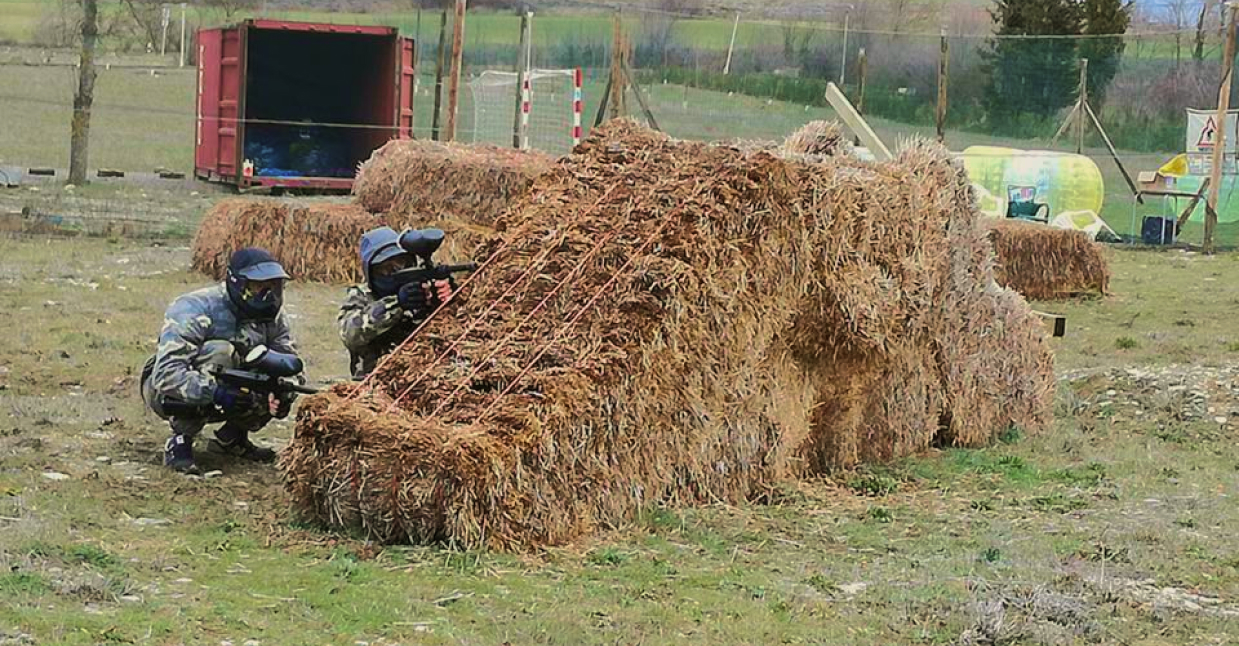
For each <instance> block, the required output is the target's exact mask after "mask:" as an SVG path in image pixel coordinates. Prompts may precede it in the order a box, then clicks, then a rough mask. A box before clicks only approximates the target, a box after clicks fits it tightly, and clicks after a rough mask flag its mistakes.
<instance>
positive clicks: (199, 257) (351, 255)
mask: <svg viewBox="0 0 1239 646" xmlns="http://www.w3.org/2000/svg"><path fill="white" fill-rule="evenodd" d="M388 224H395V226H397V228H402V227H403V226H412V227H428V226H435V227H440V228H442V229H444V230H445V231H448V233H449V235H448V237H447V239H446V240H445V242H444V245H443V247H441V250H440V252H439V253H437V254H436V258H437V259H439V260H440V261H442V262H456V261H463V260H467V259H470V258H472V257H473V251H474V249H475V248H476V247H477V245H478V244H479V243H481V242H482V241H484V240H485V239H487V238H489V237H490V236H491V235H493V231H491V230H489V229H487V228H485V227H480V226H476V225H471V224H468V223H461V222H458V221H456V220H453V219H450V218H427V219H424V220H421V221H417V220H413V219H408V220H406V221H404V222H402V223H391V222H390V221H389V218H388V217H386V216H375V215H372V214H370V213H367V212H366V211H365V210H363V209H362V208H361V207H359V206H357V205H355V204H343V203H338V202H313V201H310V202H306V201H301V202H295V201H290V200H277V199H263V198H231V199H226V200H222V201H220V202H218V203H217V204H216V205H215V206H214V207H212V208H211V210H210V211H208V212H207V213H206V215H205V216H203V218H202V223H201V224H200V225H199V227H198V231H197V233H196V234H195V235H194V240H193V245H192V248H191V259H190V264H191V266H192V267H193V268H194V269H195V270H197V271H200V272H202V273H204V274H207V275H208V276H211V277H212V278H215V279H222V278H223V277H224V273H225V270H226V269H227V267H228V257H229V256H230V255H231V254H232V252H233V251H236V250H237V249H241V248H244V247H262V248H264V249H266V250H267V251H270V252H271V254H272V255H274V256H275V257H276V259H277V260H279V261H280V264H282V265H283V266H284V269H285V270H286V271H288V273H289V275H291V276H292V277H293V278H294V279H295V280H309V281H318V282H332V283H347V282H357V281H360V280H361V278H362V276H361V265H360V263H359V261H358V258H357V248H358V244H359V241H360V240H361V236H362V234H363V233H365V232H366V231H368V230H370V229H372V228H374V227H379V226H383V225H388Z"/></svg>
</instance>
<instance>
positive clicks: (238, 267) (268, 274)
mask: <svg viewBox="0 0 1239 646" xmlns="http://www.w3.org/2000/svg"><path fill="white" fill-rule="evenodd" d="M286 280H288V274H287V273H286V272H285V271H284V268H283V267H281V266H280V263H279V262H278V261H276V259H275V257H274V256H272V255H271V254H270V253H268V252H267V251H266V250H265V249H258V248H256V247H250V248H247V249H240V250H238V251H236V252H234V253H233V254H232V257H231V258H230V259H229V260H228V274H227V278H226V280H225V282H226V285H227V290H228V298H229V300H231V301H232V303H233V305H235V306H236V308H237V309H238V310H239V311H240V312H241V315H242V316H243V317H244V318H249V319H256V320H261V321H270V320H273V319H275V317H276V316H277V315H278V314H279V313H280V308H281V307H282V306H283V305H284V281H286Z"/></svg>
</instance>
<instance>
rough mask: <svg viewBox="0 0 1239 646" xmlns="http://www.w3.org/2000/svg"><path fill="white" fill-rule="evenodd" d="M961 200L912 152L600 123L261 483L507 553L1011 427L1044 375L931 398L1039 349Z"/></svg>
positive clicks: (321, 515)
mask: <svg viewBox="0 0 1239 646" xmlns="http://www.w3.org/2000/svg"><path fill="white" fill-rule="evenodd" d="M971 200H972V196H971V193H970V189H969V187H968V184H967V181H966V178H965V177H964V175H963V170H962V168H960V167H959V166H958V164H956V163H955V162H953V161H952V160H950V159H949V157H948V156H947V154H946V152H945V151H944V150H942V149H941V148H940V147H937V146H933V145H928V144H913V145H912V147H911V149H910V151H906V152H905V153H904V154H903V155H901V157H900V158H899V159H897V160H895V161H894V162H890V163H884V164H874V163H868V162H862V161H859V160H856V159H854V158H850V157H847V156H823V157H821V158H820V159H818V160H817V161H815V162H813V163H806V162H804V161H800V160H798V159H788V158H785V157H782V156H776V155H773V154H771V153H769V152H762V151H757V152H744V151H740V150H736V149H734V148H731V147H722V146H710V145H706V144H701V143H688V142H679V141H673V140H670V139H668V138H667V137H665V136H663V135H660V134H658V133H654V132H651V131H648V130H645V129H643V128H641V127H639V126H636V125H635V124H634V123H632V122H631V121H626V120H620V121H613V122H610V123H608V124H606V125H605V126H604V127H602V128H599V129H595V130H594V131H593V133H591V136H590V137H589V138H588V139H587V140H585V141H584V142H583V143H582V144H581V145H580V146H578V147H577V148H576V149H575V151H574V153H573V154H572V155H571V156H569V157H568V158H566V159H565V160H564V161H563V162H561V163H560V164H558V165H556V166H555V168H553V169H552V170H551V171H550V172H548V173H547V174H545V175H543V176H541V177H539V178H538V179H537V180H536V182H535V185H534V187H533V189H532V190H531V191H530V193H529V194H528V195H527V196H526V197H525V198H523V199H522V200H520V201H519V202H518V203H516V204H515V205H513V207H512V208H510V209H509V210H507V211H505V212H504V213H503V214H502V215H501V216H500V217H499V218H498V220H497V222H496V227H495V228H496V229H497V230H498V231H499V234H498V235H497V237H495V238H494V239H491V240H489V241H487V242H485V243H484V244H483V245H482V247H481V248H480V249H479V257H483V256H488V255H489V254H490V253H494V254H496V256H495V261H494V262H493V263H492V264H491V265H488V268H487V269H486V270H483V271H480V272H478V273H477V274H475V275H474V276H473V277H472V279H471V280H470V281H469V282H468V283H467V285H466V286H464V288H463V290H462V293H461V298H460V299H459V300H458V301H457V302H456V303H455V304H454V305H453V306H452V308H451V310H450V312H449V313H448V314H449V315H448V316H441V317H436V318H435V319H433V320H432V321H431V322H430V323H429V324H428V325H427V326H426V329H425V330H424V331H423V333H422V334H420V335H418V336H416V337H414V338H412V339H410V341H409V342H408V343H407V344H406V346H405V347H403V348H402V349H399V350H398V351H396V352H395V353H394V354H393V355H392V356H391V357H390V360H389V361H388V362H386V363H385V364H384V365H382V366H381V367H380V368H379V369H378V370H377V371H376V373H375V374H374V375H373V376H372V378H371V379H370V380H368V381H367V382H365V383H362V384H351V383H350V384H344V385H339V386H336V387H334V388H333V389H332V390H331V391H329V392H327V393H324V394H321V395H317V396H312V397H309V398H306V399H305V400H304V404H303V406H302V407H301V408H300V410H299V413H298V419H297V428H296V432H295V434H294V438H293V440H292V442H291V444H290V446H289V448H288V450H286V451H285V452H283V453H282V457H281V468H282V469H283V471H284V473H285V482H286V486H287V488H288V490H289V492H290V494H291V496H292V498H293V500H294V503H295V504H296V506H297V507H298V509H300V510H301V511H302V512H303V513H305V514H307V515H308V516H311V517H314V518H317V519H319V520H321V521H324V522H327V523H330V524H333V525H337V526H344V527H352V528H360V529H363V530H364V531H366V532H368V533H369V534H370V535H371V536H373V537H375V538H376V539H378V540H382V541H414V542H424V541H446V542H449V543H453V544H458V545H464V546H480V545H486V546H490V547H494V548H500V549H509V548H528V547H535V546H539V545H545V544H557V543H562V542H565V541H568V540H571V539H573V538H575V537H577V536H579V535H581V534H583V533H588V532H591V531H594V530H596V529H598V528H600V527H606V526H612V525H615V524H617V523H620V522H623V521H625V520H626V519H629V518H631V517H632V516H633V515H634V514H635V513H637V512H638V511H639V510H640V509H642V508H644V507H646V506H648V505H650V504H655V503H663V502H669V503H672V504H693V503H700V502H714V501H731V502H738V501H743V500H748V499H755V498H761V497H763V496H764V495H766V494H767V493H768V492H769V490H770V487H771V486H772V485H773V484H774V483H776V482H778V481H780V480H782V479H785V478H788V477H795V476H801V475H806V474H810V473H814V472H820V471H824V470H827V469H831V468H836V467H839V466H847V465H851V464H855V463H856V462H857V461H858V460H867V459H889V458H891V457H895V456H898V455H904V454H907V453H910V452H914V451H917V450H921V449H924V448H926V447H928V446H930V445H931V443H933V442H935V441H939V440H940V439H941V438H940V436H939V427H940V425H941V423H942V422H943V421H944V420H945V421H948V422H950V423H951V424H954V427H953V428H954V430H953V434H952V435H951V436H950V437H949V438H948V439H949V441H958V442H961V443H972V442H976V441H982V440H983V439H984V438H988V437H992V435H993V434H994V433H997V432H999V431H1001V430H1002V428H1003V427H1001V426H993V425H989V426H984V427H977V428H973V427H971V426H966V425H967V424H989V423H992V422H1005V421H1008V420H1007V419H1006V418H1012V419H1014V418H1016V417H1019V416H1021V415H1027V416H1028V418H1027V419H1025V418H1024V417H1020V418H1019V419H1018V420H1015V421H1016V422H1018V423H1021V424H1023V425H1025V428H1027V429H1028V430H1030V431H1035V430H1037V424H1039V423H1044V421H1045V420H1044V419H1042V418H1038V417H1036V413H1039V412H1040V411H1043V410H1044V409H1045V406H1046V402H1044V401H1027V400H1028V398H1037V397H1043V398H1044V397H1045V396H1046V395H1045V393H1046V392H1048V390H1047V389H1046V388H1045V387H1044V384H1045V383H1048V382H1051V380H1052V375H1050V374H1049V373H1048V372H1041V373H1037V374H1031V375H1027V374H1020V375H1012V376H1009V377H1002V378H998V379H997V380H996V381H995V383H994V384H993V385H991V384H983V385H984V386H985V387H984V388H982V389H974V390H973V391H969V392H968V393H965V394H966V395H967V396H968V397H973V398H976V397H990V398H993V399H997V400H1000V402H1001V404H1002V406H1004V408H1003V409H1002V412H1001V414H999V413H995V414H993V415H991V416H989V417H975V418H972V417H967V416H965V415H962V414H959V411H960V410H962V409H961V408H960V407H961V406H963V405H964V404H965V403H967V402H968V401H971V400H969V399H966V398H965V397H954V396H952V393H951V392H950V390H951V388H952V387H953V385H954V384H956V383H961V379H963V380H965V381H967V383H970V384H971V383H973V382H975V381H980V380H981V379H984V378H989V377H991V376H992V375H993V374H994V373H995V372H997V371H998V370H1003V369H1010V370H1023V369H1034V370H1043V369H1044V368H1045V367H1046V366H1045V365H1043V364H1041V363H1039V361H1040V359H1042V358H1048V357H1049V353H1048V349H1046V346H1045V343H1044V340H1043V338H1042V336H1041V334H1042V332H1040V328H1039V325H1040V324H1039V323H1038V322H1036V321H1035V319H1029V318H1027V317H1025V318H1021V316H1022V315H1023V314H1026V313H1027V306H1026V305H1024V304H1023V301H1022V299H1020V297H1019V296H1017V295H1014V294H1012V293H1010V292H1008V291H1005V290H1002V289H1001V288H998V287H997V286H995V285H994V284H993V280H992V274H991V273H990V265H989V264H988V263H989V262H990V258H991V256H992V252H990V250H989V248H988V246H987V245H985V233H984V231H982V230H980V229H979V227H978V224H977V221H976V211H975V208H974V206H973V204H972V201H971ZM953 227H958V228H960V229H961V231H960V232H953V231H951V229H952V228H953ZM952 235H955V236H956V237H959V238H961V239H962V240H964V241H965V242H968V241H971V242H977V241H979V242H980V243H981V244H982V246H980V247H977V248H967V249H965V250H963V251H959V250H956V249H955V248H954V247H953V246H952V243H953V241H952V239H951V236H952ZM953 276H958V277H959V278H960V280H959V281H956V282H952V280H951V277H953ZM496 303H501V305H499V306H494V304H496ZM967 308H975V309H978V310H980V311H981V312H982V314H983V316H974V315H973V313H972V312H971V311H970V310H967ZM1021 308H1023V309H1021ZM958 322H966V323H968V324H969V325H971V327H970V326H969V325H962V326H956V327H951V326H955V325H956V323H958ZM466 332H467V334H466ZM953 336H954V337H966V338H967V339H968V344H969V345H959V344H957V345H958V347H956V345H952V341H950V337H953ZM974 337H975V338H974ZM974 346H976V347H974ZM1010 352H1017V353H1023V355H1025V356H1021V357H1016V358H1004V357H1001V356H999V355H1000V354H1002V353H1010ZM440 353H444V354H445V355H446V358H445V359H444V360H443V361H441V362H440V361H436V359H437V358H438V357H439V355H440ZM957 356H958V357H961V358H962V359H963V361H964V364H965V365H963V366H962V367H960V368H958V369H956V368H954V367H951V369H950V370H948V367H947V366H945V365H944V362H946V361H947V360H948V359H950V358H954V357H957ZM1029 357H1032V358H1029ZM1004 361H1005V362H1006V363H1005V364H1002V365H995V366H991V365H990V364H999V363H1002V362H1004ZM968 362H971V363H968ZM987 362H988V363H987ZM974 364H975V365H974ZM1030 367H1031V368H1030ZM957 373H958V375H962V377H960V376H958V375H957ZM423 376H425V378H422V377H423ZM996 405H997V404H996ZM1030 411H1031V412H1030Z"/></svg>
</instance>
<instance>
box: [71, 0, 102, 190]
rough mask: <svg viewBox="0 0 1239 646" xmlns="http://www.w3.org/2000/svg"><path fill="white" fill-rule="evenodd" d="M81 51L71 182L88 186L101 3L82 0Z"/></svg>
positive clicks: (72, 143) (72, 142)
mask: <svg viewBox="0 0 1239 646" xmlns="http://www.w3.org/2000/svg"><path fill="white" fill-rule="evenodd" d="M82 10H83V15H82V52H81V59H80V66H79V69H78V75H77V92H75V93H74V94H73V122H72V125H71V127H70V130H69V183H70V184H75V185H77V186H81V185H83V184H85V183H86V163H87V158H88V154H87V153H88V150H89V147H90V146H89V144H90V108H91V106H92V105H93V104H94V102H95V77H96V75H97V74H96V72H95V46H96V44H97V41H98V39H99V3H98V2H97V0H82Z"/></svg>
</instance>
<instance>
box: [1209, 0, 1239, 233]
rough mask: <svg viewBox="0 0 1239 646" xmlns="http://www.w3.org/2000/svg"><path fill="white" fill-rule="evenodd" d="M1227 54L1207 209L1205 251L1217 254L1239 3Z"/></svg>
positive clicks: (1229, 26)
mask: <svg viewBox="0 0 1239 646" xmlns="http://www.w3.org/2000/svg"><path fill="white" fill-rule="evenodd" d="M1226 9H1227V11H1228V13H1229V16H1228V18H1229V20H1227V23H1226V53H1225V54H1223V55H1222V83H1221V87H1220V88H1219V89H1218V93H1217V116H1216V117H1215V119H1214V123H1215V124H1216V130H1214V134H1213V168H1211V169H1210V173H1209V202H1208V205H1207V208H1206V209H1205V241H1204V251H1205V253H1213V231H1214V229H1216V228H1217V198H1218V188H1219V187H1220V186H1221V184H1222V166H1223V165H1224V162H1225V158H1226V153H1225V149H1226V113H1227V112H1229V111H1230V85H1231V78H1232V73H1233V72H1234V69H1235V23H1236V17H1237V16H1239V4H1235V3H1227V4H1226Z"/></svg>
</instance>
